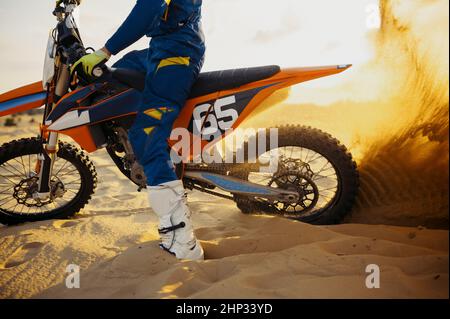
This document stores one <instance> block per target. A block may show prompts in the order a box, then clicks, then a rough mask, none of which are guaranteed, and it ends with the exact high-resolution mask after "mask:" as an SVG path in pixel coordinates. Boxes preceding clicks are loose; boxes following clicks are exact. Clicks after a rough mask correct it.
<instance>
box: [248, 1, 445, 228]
mask: <svg viewBox="0 0 450 319" xmlns="http://www.w3.org/2000/svg"><path fill="white" fill-rule="evenodd" d="M380 11H381V16H382V25H381V28H380V29H379V30H376V31H374V32H372V33H371V34H369V35H368V36H370V37H371V43H372V45H373V50H375V52H376V54H375V58H374V60H373V61H371V62H370V63H368V64H367V65H364V66H359V67H358V69H357V71H356V72H354V73H352V74H350V75H349V76H348V78H349V79H347V80H345V79H344V78H346V77H343V84H341V85H339V86H338V87H336V88H334V89H331V90H330V89H327V90H324V92H323V94H333V90H334V92H343V91H344V92H347V94H348V95H347V96H348V98H347V99H343V100H341V101H337V102H334V103H332V104H330V105H326V106H323V105H321V106H319V105H313V104H307V105H304V104H302V105H298V104H296V105H294V104H288V103H287V102H286V101H285V99H286V98H287V95H288V94H289V91H282V92H280V93H278V94H277V95H275V96H274V97H273V98H272V100H270V101H268V102H267V103H266V105H265V106H263V107H262V110H263V111H261V112H260V113H259V114H258V115H256V116H255V117H253V118H252V119H250V120H249V121H248V123H246V125H248V126H257V127H263V126H262V125H264V126H276V125H280V124H288V123H289V124H301V125H310V126H313V127H317V128H320V129H322V130H324V131H327V132H329V133H330V134H333V135H334V136H336V137H337V138H339V139H340V140H341V141H342V142H343V143H344V144H345V145H347V146H348V148H349V149H350V150H351V152H352V153H353V154H354V157H355V159H356V160H357V162H358V166H359V170H360V175H361V189H360V194H359V197H358V200H357V204H356V206H355V208H354V210H353V213H352V214H351V216H349V217H348V219H347V222H352V223H367V224H392V225H404V226H418V225H423V226H427V227H436V228H448V204H449V200H448V191H449V184H448V178H449V169H448V160H449V143H448V140H449V130H448V129H449V127H448V123H449V121H448V116H449V77H448V72H449V71H448V69H449V41H448V36H449V34H448V33H449V31H448V30H449V20H448V12H449V2H448V1H447V0H414V1H399V0H390V1H388V0H385V1H381V3H380ZM275 104H277V106H276V107H271V108H269V107H268V106H270V105H275Z"/></svg>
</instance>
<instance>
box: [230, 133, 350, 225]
mask: <svg viewBox="0 0 450 319" xmlns="http://www.w3.org/2000/svg"><path fill="white" fill-rule="evenodd" d="M278 138H279V141H278V147H277V148H275V149H270V148H269V147H270V144H269V142H268V145H267V146H268V149H270V150H269V151H267V152H266V153H264V154H262V155H260V157H259V162H261V163H268V162H269V160H270V161H271V162H272V163H276V165H275V167H276V169H274V170H272V171H270V172H263V171H261V170H252V169H251V167H254V166H252V165H248V168H245V167H246V166H245V165H244V166H242V167H243V168H242V167H241V168H240V169H237V170H236V171H234V172H232V174H233V175H234V176H236V177H239V178H241V179H244V180H248V181H250V182H252V183H256V184H260V185H264V186H270V187H274V188H280V189H284V190H289V191H294V192H297V193H298V194H299V200H298V202H296V203H284V202H279V201H277V202H269V201H268V200H265V199H262V198H249V197H245V196H238V195H236V196H235V201H236V203H237V205H238V207H239V208H240V209H241V211H242V212H244V213H247V214H248V213H266V214H276V215H282V216H285V217H289V218H295V219H297V220H300V221H303V222H307V223H312V224H335V223H338V222H339V221H341V220H342V218H343V217H344V216H345V215H346V214H347V213H348V212H349V211H350V210H351V208H352V206H353V203H354V201H355V198H356V194H357V190H358V185H359V182H358V172H357V168H356V164H355V162H354V161H353V159H352V157H351V155H350V153H349V152H348V151H347V150H346V148H345V147H344V146H342V145H341V144H340V143H339V142H338V141H337V140H336V139H334V138H332V137H331V136H330V135H328V134H325V133H323V132H321V131H319V130H316V129H312V128H307V127H300V126H298V127H289V128H287V127H283V128H280V129H279V136H278Z"/></svg>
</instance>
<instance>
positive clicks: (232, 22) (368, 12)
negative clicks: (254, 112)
mask: <svg viewBox="0 0 450 319" xmlns="http://www.w3.org/2000/svg"><path fill="white" fill-rule="evenodd" d="M155 1H156V0H155ZM54 2H55V1H54V0H33V1H12V0H8V1H6V0H2V1H0V30H1V34H0V72H1V73H0V93H3V92H5V91H8V90H10V89H14V88H16V87H18V86H21V85H25V84H28V83H31V82H34V81H38V80H41V77H42V66H43V60H44V59H43V56H44V51H45V47H46V43H47V38H48V32H49V30H50V29H51V28H53V27H54V26H55V24H56V22H55V21H56V20H55V18H54V17H53V15H52V14H51V12H52V8H53V5H54ZM203 2H204V4H203V27H204V31H205V35H206V42H207V53H206V60H205V65H204V67H203V71H212V70H221V69H230V68H239V67H250V66H261V65H272V64H278V65H280V66H282V67H298V66H316V65H330V64H347V63H351V64H354V65H355V69H357V68H358V66H361V65H363V64H364V63H366V62H367V61H369V60H370V59H371V58H372V56H373V52H372V51H373V50H371V46H370V41H369V38H368V36H367V35H368V33H369V32H370V31H371V29H372V28H373V27H374V26H373V23H372V24H371V21H372V22H373V14H374V12H373V8H374V6H375V7H376V5H377V3H378V2H377V0H340V1H335V0H314V1H311V0H276V1H273V0H271V1H269V0H204V1H203ZM134 3H135V1H134V0H116V1H111V0H83V3H82V5H81V7H80V8H79V24H80V30H81V33H82V37H83V41H84V43H85V44H86V45H87V46H92V47H94V48H100V47H102V46H103V45H104V43H105V42H106V40H107V39H108V38H109V37H110V36H111V35H112V34H113V33H114V31H115V30H116V29H117V28H118V26H119V25H120V24H121V22H122V21H123V20H124V19H125V18H126V16H127V15H128V13H129V12H130V10H131V8H132V7H133V5H134ZM148 43H149V39H147V38H143V39H141V40H140V41H138V42H137V43H136V44H135V45H133V46H132V47H130V48H129V49H127V50H131V49H141V48H145V47H146V46H148ZM126 52H127V51H124V52H123V53H126ZM123 53H122V54H123ZM120 56H121V54H120V55H119V56H117V57H114V58H113V60H112V61H111V62H114V61H115V60H116V59H118V58H120ZM336 81H339V79H338V78H335V79H325V80H321V81H320V83H319V81H314V83H311V84H308V85H310V86H312V87H321V86H324V87H326V86H332V85H335V83H336ZM294 96H295V94H294Z"/></svg>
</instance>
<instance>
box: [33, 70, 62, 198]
mask: <svg viewBox="0 0 450 319" xmlns="http://www.w3.org/2000/svg"><path fill="white" fill-rule="evenodd" d="M59 69H60V72H59V74H58V77H57V79H58V80H57V82H56V87H55V95H54V99H53V101H52V103H51V107H50V110H47V109H46V112H45V114H44V122H45V117H46V116H47V115H48V114H49V113H50V112H51V111H52V110H53V108H54V107H55V105H56V103H57V102H58V101H59V100H60V99H61V97H63V96H64V95H65V94H66V93H67V92H68V90H69V81H70V72H69V67H68V66H67V65H64V64H63V65H61V67H60V68H59ZM47 111H48V112H47ZM46 135H47V134H45V132H42V131H41V137H42V139H43V141H44V143H43V147H42V153H41V154H39V157H38V163H37V169H36V172H38V174H39V185H38V192H37V194H36V196H37V197H39V199H48V198H50V197H51V177H52V175H53V165H54V164H55V161H56V158H57V156H56V154H57V152H58V143H59V134H58V133H56V132H49V133H48V137H47V138H46V139H45V136H46Z"/></svg>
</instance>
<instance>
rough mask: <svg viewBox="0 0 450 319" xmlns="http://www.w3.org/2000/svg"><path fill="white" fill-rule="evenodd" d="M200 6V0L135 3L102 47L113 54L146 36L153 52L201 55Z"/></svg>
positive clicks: (144, 0) (202, 45)
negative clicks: (149, 39) (150, 40)
mask: <svg viewBox="0 0 450 319" xmlns="http://www.w3.org/2000/svg"><path fill="white" fill-rule="evenodd" d="M201 6H202V0H137V1H136V4H135V6H134V8H133V10H132V11H131V13H130V14H129V15H128V17H127V19H126V20H125V21H124V23H123V24H122V25H121V26H120V28H119V29H118V30H117V31H116V33H115V34H114V35H113V36H112V37H111V38H110V39H109V40H108V41H107V43H106V44H105V47H106V48H107V49H108V50H109V51H110V52H111V53H112V54H113V55H115V54H117V53H119V52H120V51H122V50H124V49H126V48H127V47H129V46H130V45H132V44H133V43H135V42H136V41H138V40H139V39H140V38H142V37H143V36H145V35H146V36H148V37H151V38H152V42H151V50H153V51H155V50H156V51H159V50H163V51H169V52H171V53H173V54H177V53H179V54H184V55H189V56H193V57H195V56H199V55H201V56H202V55H203V54H204V36H203V32H202V28H201Z"/></svg>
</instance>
